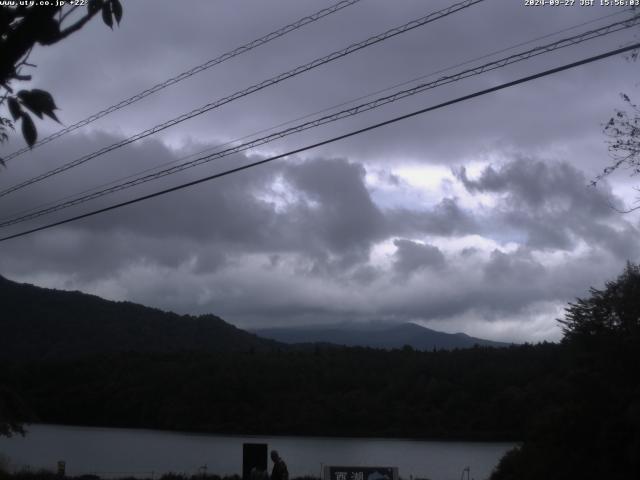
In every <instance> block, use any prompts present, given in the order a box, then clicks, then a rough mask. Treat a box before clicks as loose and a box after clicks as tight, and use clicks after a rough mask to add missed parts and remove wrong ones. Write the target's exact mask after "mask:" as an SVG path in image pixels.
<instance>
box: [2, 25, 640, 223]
mask: <svg viewBox="0 0 640 480" xmlns="http://www.w3.org/2000/svg"><path fill="white" fill-rule="evenodd" d="M638 23H640V15H637V16H635V17H632V18H630V19H628V20H624V21H620V22H615V23H613V24H610V25H607V26H605V27H601V28H598V29H594V30H590V31H587V32H583V33H581V34H578V35H574V36H572V37H568V38H565V39H561V40H558V41H555V42H552V43H549V44H547V45H543V46H538V47H535V48H533V49H530V50H527V51H525V52H521V53H518V54H514V55H511V56H508V57H505V58H502V59H499V60H495V61H492V62H489V63H486V64H484V65H481V66H478V67H474V68H471V69H467V70H463V71H462V72H459V73H456V74H454V75H449V76H445V77H441V78H439V79H437V80H435V81H432V82H429V83H424V84H420V85H417V86H415V87H413V88H410V89H406V90H401V91H399V92H396V93H394V94H392V95H388V96H385V97H380V98H377V99H375V100H373V101H371V102H368V103H364V104H360V105H357V106H355V107H352V108H348V109H345V110H342V111H339V112H336V113H334V114H331V115H325V116H324V117H320V118H318V119H315V120H312V121H309V122H305V123H302V124H299V125H296V126H294V127H290V128H288V129H285V130H281V131H279V132H275V133H272V134H270V135H267V136H264V137H261V138H258V139H255V140H252V141H250V142H246V143H243V144H241V145H237V146H234V147H231V148H227V149H225V150H222V151H219V152H216V153H213V154H210V155H206V156H203V157H200V158H196V159H195V160H191V161H189V162H185V163H182V164H179V165H176V166H173V167H170V168H166V169H164V170H160V171H158V172H156V173H152V174H149V175H145V176H142V177H138V178H135V179H133V180H129V181H127V182H123V183H119V184H117V185H114V186H111V187H108V188H104V189H102V190H98V191H96V192H93V193H89V194H87V195H83V196H79V197H76V198H74V199H72V200H68V201H66V202H62V203H58V204H56V205H53V206H51V207H48V208H43V209H41V210H38V211H35V212H32V213H28V214H25V215H22V216H19V217H16V218H12V219H10V220H6V221H3V222H0V227H8V226H10V225H15V224H17V223H21V222H25V221H28V220H32V219H34V218H38V217H41V216H43V215H47V214H50V213H53V212H57V211H59V210H63V209H65V208H69V207H72V206H75V205H79V204H81V203H85V202H88V201H90V200H93V199H96V198H99V197H102V196H105V195H108V194H111V193H115V192H118V191H121V190H125V189H129V188H132V187H135V186H138V185H141V184H143V183H147V182H150V181H153V180H157V179H159V178H162V177H165V176H168V175H173V174H175V173H178V172H181V171H183V170H187V169H189V168H193V167H196V166H199V165H202V164H204V163H208V162H211V161H213V160H217V159H220V158H223V157H227V156H229V155H232V154H236V153H240V152H244V151H246V150H249V149H252V148H255V147H257V146H261V145H264V144H266V143H269V142H272V141H274V140H278V139H280V138H284V137H286V136H289V135H292V134H294V133H299V132H302V131H305V130H309V129H311V128H315V127H318V126H320V125H325V124H328V123H332V122H335V121H337V120H341V119H343V118H347V117H351V116H354V115H358V114H360V113H363V112H366V111H369V110H373V109H375V108H379V107H381V106H383V105H386V104H389V103H392V102H395V101H398V100H401V99H404V98H407V97H409V96H412V95H416V94H418V93H422V92H424V91H426V90H429V89H433V88H436V87H439V86H442V85H446V84H449V83H453V82H457V81H460V80H463V79H465V78H469V77H471V76H475V75H480V74H482V73H485V72H488V71H492V70H496V69H498V68H503V67H505V66H507V65H511V64H514V63H517V62H521V61H524V60H528V59H530V58H532V57H535V56H538V55H541V54H545V53H549V52H552V51H554V50H558V49H560V48H565V47H568V46H572V45H576V44H578V43H581V42H584V41H587V40H592V39H594V38H599V37H602V36H604V35H608V34H611V33H614V32H618V31H620V30H623V29H626V28H630V27H632V26H634V25H636V24H638Z"/></svg>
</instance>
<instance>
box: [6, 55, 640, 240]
mask: <svg viewBox="0 0 640 480" xmlns="http://www.w3.org/2000/svg"><path fill="white" fill-rule="evenodd" d="M636 48H640V43H634V44H632V45H628V46H626V47H623V48H618V49H616V50H610V51H608V52H606V53H602V54H600V55H595V56H592V57H588V58H585V59H583V60H579V61H577V62H573V63H569V64H565V65H562V66H560V67H556V68H552V69H549V70H545V71H543V72H540V73H536V74H533V75H529V76H526V77H521V78H519V79H517V80H513V81H511V82H506V83H502V84H500V85H496V86H494V87H491V88H487V89H484V90H480V91H477V92H475V93H471V94H469V95H464V96H462V97H458V98H455V99H453V100H449V101H447V102H443V103H440V104H438V105H434V106H431V107H426V108H423V109H420V110H416V111H414V112H411V113H407V114H405V115H401V116H398V117H394V118H392V119H389V120H385V121H384V122H380V123H376V124H373V125H370V126H368V127H364V128H361V129H358V130H354V131H351V132H349V133H345V134H343V135H339V136H337V137H332V138H329V139H327V140H323V141H320V142H317V143H314V144H312V145H307V146H305V147H301V148H297V149H295V150H291V151H289V152H286V153H282V154H279V155H275V156H272V157H269V158H265V159H263V160H259V161H256V162H252V163H248V164H245V165H242V166H240V167H235V168H232V169H229V170H225V171H223V172H220V173H216V174H214V175H209V176H208V177H204V178H200V179H198V180H193V181H190V182H187V183H183V184H181V185H177V186H174V187H171V188H166V189H164V190H160V191H158V192H154V193H151V194H148V195H143V196H141V197H137V198H134V199H131V200H127V201H125V202H120V203H117V204H114V205H110V206H108V207H104V208H100V209H98V210H93V211H91V212H87V213H83V214H81V215H76V216H74V217H70V218H66V219H64V220H60V221H57V222H53V223H49V224H47V225H43V226H40V227H37V228H32V229H30V230H25V231H22V232H19V233H15V234H12V235H8V236H5V237H2V238H0V242H5V241H7V240H11V239H13V238H19V237H23V236H25V235H28V234H30V233H35V232H39V231H42V230H47V229H50V228H53V227H56V226H59V225H64V224H67V223H70V222H74V221H76V220H80V219H83V218H88V217H91V216H94V215H98V214H100V213H105V212H108V211H111V210H116V209H118V208H122V207H125V206H128V205H133V204H134V203H139V202H142V201H144V200H149V199H152V198H155V197H159V196H161V195H165V194H167V193H171V192H175V191H178V190H183V189H185V188H188V187H192V186H194V185H198V184H201V183H204V182H208V181H211V180H214V179H217V178H222V177H226V176H227V175H231V174H233V173H237V172H240V171H243V170H248V169H249V168H253V167H257V166H259V165H264V164H266V163H269V162H273V161H274V160H278V159H281V158H284V157H288V156H291V155H295V154H298V153H302V152H305V151H307V150H311V149H313V148H317V147H320V146H323V145H328V144H330V143H334V142H337V141H339V140H344V139H346V138H350V137H353V136H355V135H360V134H362V133H365V132H369V131H371V130H375V129H377V128H381V127H384V126H386V125H391V124H393V123H396V122H399V121H401V120H406V119H408V118H411V117H415V116H417V115H422V114H424V113H427V112H431V111H434V110H438V109H440V108H444V107H447V106H450V105H454V104H457V103H461V102H465V101H467V100H471V99H473V98H476V97H480V96H483V95H487V94H489V93H493V92H497V91H499V90H504V89H505V88H509V87H513V86H515V85H519V84H522V83H526V82H530V81H532V80H536V79H538V78H542V77H546V76H549V75H553V74H555V73H559V72H562V71H565V70H569V69H571V68H575V67H578V66H581V65H586V64H588V63H592V62H596V61H598V60H603V59H605V58H608V57H611V56H614V55H618V54H620V53H625V52H629V51H631V50H634V49H636Z"/></svg>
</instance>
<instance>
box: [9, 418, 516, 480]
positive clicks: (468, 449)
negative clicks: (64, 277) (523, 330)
mask: <svg viewBox="0 0 640 480" xmlns="http://www.w3.org/2000/svg"><path fill="white" fill-rule="evenodd" d="M28 430H29V433H28V434H27V436H26V437H24V438H20V437H17V438H10V439H7V438H4V437H0V454H2V455H4V456H5V457H9V460H10V466H11V468H13V469H20V468H24V467H29V468H31V469H40V468H46V469H49V470H55V467H56V462H57V461H58V460H64V461H66V463H67V474H69V475H79V474H84V473H97V474H100V475H103V476H105V477H116V476H118V474H124V473H127V474H133V475H138V476H143V475H149V476H151V473H152V472H153V474H154V476H155V477H157V476H158V475H159V474H162V473H165V472H178V473H188V474H193V473H196V472H197V471H198V469H199V468H200V467H202V466H204V465H206V466H207V469H208V472H209V473H217V474H221V475H224V474H234V473H239V474H241V473H242V444H243V443H245V442H256V443H268V444H269V448H270V449H271V448H275V449H277V450H279V451H280V454H281V455H282V457H283V458H284V459H285V461H286V462H287V465H288V466H289V473H290V476H292V477H293V476H302V475H313V476H319V475H320V469H321V466H322V465H323V464H324V465H374V466H378V465H388V466H397V467H398V468H399V474H400V476H401V477H403V478H406V479H408V478H409V477H410V476H413V477H421V478H425V477H426V478H430V479H433V480H454V479H455V480H458V479H460V476H461V472H462V470H463V468H464V467H466V466H469V467H470V468H471V478H475V479H476V480H481V479H484V478H487V477H488V476H489V474H490V473H491V470H492V469H493V468H494V467H495V466H496V464H497V463H498V461H499V460H500V457H501V456H502V455H503V454H504V453H505V452H506V451H507V450H508V449H510V448H511V447H512V446H513V444H512V443H476V442H433V441H415V440H395V439H368V438H364V439H363V438H331V437H263V436H253V437H250V436H230V435H199V434H191V433H174V432H163V431H156V430H133V429H117V428H92V427H67V426H58V425H31V426H30V427H29V429H28ZM465 478H466V475H465Z"/></svg>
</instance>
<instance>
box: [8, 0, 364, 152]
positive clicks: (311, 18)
mask: <svg viewBox="0 0 640 480" xmlns="http://www.w3.org/2000/svg"><path fill="white" fill-rule="evenodd" d="M359 1H360V0H341V1H340V2H338V3H336V4H335V5H332V6H331V7H328V8H324V9H322V10H319V11H317V12H315V13H313V14H311V15H308V16H306V17H303V18H301V19H299V20H297V21H295V22H293V23H290V24H289V25H285V26H284V27H282V28H279V29H278V30H275V31H273V32H271V33H268V34H266V35H264V36H262V37H260V38H258V39H256V40H252V41H251V42H248V43H245V44H244V45H241V46H240V47H237V48H235V49H234V50H231V51H229V52H226V53H223V54H222V55H220V56H218V57H216V58H212V59H211V60H208V61H206V62H205V63H203V64H200V65H198V66H195V67H193V68H191V69H189V70H186V71H184V72H182V73H179V74H178V75H176V76H174V77H171V78H169V79H167V80H165V81H164V82H160V83H158V84H156V85H154V86H153V87H150V88H147V89H146V90H143V91H141V92H139V93H137V94H135V95H133V96H131V97H129V98H127V99H125V100H122V101H121V102H118V103H116V104H115V105H111V106H109V107H107V108H105V109H104V110H101V111H99V112H97V113H94V114H93V115H90V116H89V117H87V118H85V119H83V120H80V121H78V122H76V123H74V124H73V125H69V126H68V127H65V128H63V129H61V130H58V131H57V132H55V133H53V134H51V135H49V136H48V137H44V138H43V139H42V140H39V141H37V142H36V143H35V144H34V145H33V146H32V147H24V148H21V149H20V150H16V151H15V152H13V153H10V154H9V155H7V156H6V157H4V158H3V160H4V161H5V162H7V161H9V160H12V159H14V158H16V157H17V156H19V155H22V154H23V153H25V152H28V151H30V150H32V149H33V148H35V147H39V146H41V145H44V144H45V143H49V142H51V141H52V140H55V139H56V138H60V137H62V136H63V135H66V134H67V133H69V132H73V131H74V130H77V129H78V128H81V127H84V126H85V125H89V124H90V123H92V122H95V121H96V120H98V119H100V118H102V117H104V116H106V115H109V114H110V113H113V112H115V111H117V110H120V109H121V108H124V107H127V106H129V105H131V104H133V103H136V102H137V101H139V100H142V99H143V98H146V97H148V96H149V95H152V94H154V93H156V92H159V91H160V90H163V89H165V88H167V87H170V86H171V85H175V84H176V83H178V82H181V81H182V80H185V79H187V78H189V77H192V76H193V75H196V74H198V73H200V72H203V71H205V70H207V69H209V68H211V67H214V66H216V65H219V64H220V63H223V62H226V61H227V60H230V59H232V58H234V57H237V56H238V55H242V54H243V53H247V52H249V51H250V50H253V49H254V48H257V47H260V46H262V45H265V44H267V43H269V42H271V41H272V40H275V39H277V38H280V37H282V36H284V35H286V34H288V33H291V32H293V31H294V30H297V29H299V28H301V27H304V26H305V25H308V24H310V23H313V22H315V21H317V20H320V19H321V18H324V17H326V16H328V15H331V14H332V13H335V12H338V11H340V10H342V9H343V8H346V7H349V6H351V5H353V4H354V3H358V2H359Z"/></svg>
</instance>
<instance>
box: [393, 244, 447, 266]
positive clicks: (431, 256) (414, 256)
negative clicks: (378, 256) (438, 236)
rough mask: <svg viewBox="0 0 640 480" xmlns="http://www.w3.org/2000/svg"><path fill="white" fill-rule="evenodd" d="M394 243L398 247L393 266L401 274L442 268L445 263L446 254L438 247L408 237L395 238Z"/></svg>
mask: <svg viewBox="0 0 640 480" xmlns="http://www.w3.org/2000/svg"><path fill="white" fill-rule="evenodd" d="M393 244H394V245H395V247H396V253H395V254H394V256H395V260H394V262H393V268H394V269H395V271H396V272H398V273H399V274H401V275H407V274H410V273H413V272H415V271H416V270H421V269H423V268H435V269H440V268H442V267H444V265H445V259H444V255H443V254H442V252H441V251H440V249H439V248H438V247H434V246H433V245H423V244H421V243H416V242H412V241H411V240H406V239H397V240H394V241H393Z"/></svg>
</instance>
